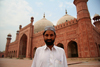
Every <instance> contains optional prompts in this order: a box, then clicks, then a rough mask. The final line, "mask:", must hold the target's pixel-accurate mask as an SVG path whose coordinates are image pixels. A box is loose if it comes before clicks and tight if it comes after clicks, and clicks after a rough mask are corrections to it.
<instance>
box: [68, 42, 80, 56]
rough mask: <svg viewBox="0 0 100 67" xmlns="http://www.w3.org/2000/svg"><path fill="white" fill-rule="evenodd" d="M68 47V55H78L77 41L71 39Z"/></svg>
mask: <svg viewBox="0 0 100 67" xmlns="http://www.w3.org/2000/svg"><path fill="white" fill-rule="evenodd" d="M67 48H68V50H67V51H68V52H67V53H68V57H78V47H77V43H76V42H75V41H70V42H69V43H68V47H67Z"/></svg>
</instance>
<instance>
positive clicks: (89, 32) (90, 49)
mask: <svg viewBox="0 0 100 67" xmlns="http://www.w3.org/2000/svg"><path fill="white" fill-rule="evenodd" d="M87 1H88V0H74V4H75V6H76V10H77V20H78V31H77V33H78V55H79V57H82V58H87V57H97V56H98V53H97V48H96V45H95V42H94V37H93V26H92V23H91V19H90V14H89V11H88V7H87Z"/></svg>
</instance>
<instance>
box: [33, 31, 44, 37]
mask: <svg viewBox="0 0 100 67" xmlns="http://www.w3.org/2000/svg"><path fill="white" fill-rule="evenodd" d="M43 32H44V31H40V32H37V33H34V36H33V37H37V36H41V35H42V34H43Z"/></svg>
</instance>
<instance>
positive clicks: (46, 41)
mask: <svg viewBox="0 0 100 67" xmlns="http://www.w3.org/2000/svg"><path fill="white" fill-rule="evenodd" d="M44 41H45V43H46V45H48V46H50V45H53V44H54V41H55V39H54V40H52V39H47V40H44ZM48 41H51V42H48Z"/></svg>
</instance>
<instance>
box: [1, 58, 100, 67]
mask: <svg viewBox="0 0 100 67" xmlns="http://www.w3.org/2000/svg"><path fill="white" fill-rule="evenodd" d="M32 61H33V60H29V59H15V58H12V59H10V58H0V67H31V64H32ZM68 67H100V61H68Z"/></svg>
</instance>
